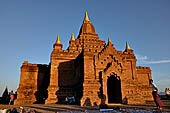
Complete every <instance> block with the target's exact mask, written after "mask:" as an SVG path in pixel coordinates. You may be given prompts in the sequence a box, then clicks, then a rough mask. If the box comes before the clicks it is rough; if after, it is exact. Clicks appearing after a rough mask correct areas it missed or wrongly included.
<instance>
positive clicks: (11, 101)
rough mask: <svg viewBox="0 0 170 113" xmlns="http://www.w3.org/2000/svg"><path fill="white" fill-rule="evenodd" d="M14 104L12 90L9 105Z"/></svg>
mask: <svg viewBox="0 0 170 113" xmlns="http://www.w3.org/2000/svg"><path fill="white" fill-rule="evenodd" d="M13 103H14V93H13V90H12V91H11V93H10V102H9V104H10V105H13Z"/></svg>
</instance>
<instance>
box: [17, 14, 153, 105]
mask: <svg viewBox="0 0 170 113" xmlns="http://www.w3.org/2000/svg"><path fill="white" fill-rule="evenodd" d="M151 78H152V77H151V70H150V68H149V67H137V66H136V57H135V55H134V53H133V50H132V49H130V47H129V45H128V43H127V44H126V49H125V50H124V51H117V50H116V49H115V47H114V45H113V44H112V43H111V41H110V38H109V40H108V42H107V44H106V43H105V41H101V40H99V37H98V35H97V34H96V33H95V29H94V26H93V25H92V24H91V22H90V20H89V19H88V16H87V12H86V15H85V18H84V21H83V24H82V26H81V29H80V32H79V35H78V37H77V38H76V39H74V35H72V36H71V39H70V41H69V47H68V49H67V50H63V49H62V44H61V42H60V40H59V36H58V37H57V41H56V43H55V44H54V45H53V51H52V53H51V62H50V64H49V65H40V64H29V63H28V62H24V63H23V65H22V67H21V76H20V84H19V88H18V98H17V100H16V101H15V104H32V103H46V104H49V103H63V102H64V101H65V97H66V96H74V97H75V100H76V104H80V105H81V106H96V105H100V104H111V103H124V104H145V103H146V101H150V100H153V99H152V94H151V88H150V86H149V79H151Z"/></svg>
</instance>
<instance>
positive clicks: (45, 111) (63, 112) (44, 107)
mask: <svg viewBox="0 0 170 113" xmlns="http://www.w3.org/2000/svg"><path fill="white" fill-rule="evenodd" d="M163 103H164V105H163V107H162V108H163V109H162V113H170V101H165V102H163ZM20 107H23V108H24V109H25V110H26V111H32V110H36V112H37V113H84V112H86V113H103V112H105V113H107V112H109V113H117V112H119V113H153V112H155V113H158V112H159V111H158V110H156V106H155V105H154V104H148V105H124V104H111V105H108V108H109V109H108V110H107V111H105V110H100V109H99V107H81V106H78V105H64V104H32V105H23V106H17V105H0V109H5V108H6V109H13V108H17V110H18V111H20Z"/></svg>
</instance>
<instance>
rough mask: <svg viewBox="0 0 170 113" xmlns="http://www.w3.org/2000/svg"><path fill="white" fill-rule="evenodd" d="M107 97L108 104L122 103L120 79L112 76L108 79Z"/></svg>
mask: <svg viewBox="0 0 170 113" xmlns="http://www.w3.org/2000/svg"><path fill="white" fill-rule="evenodd" d="M107 95H108V103H121V102H122V94H121V81H120V78H119V77H117V76H114V75H111V76H110V77H108V79H107Z"/></svg>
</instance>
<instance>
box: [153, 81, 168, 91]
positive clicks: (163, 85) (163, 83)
mask: <svg viewBox="0 0 170 113" xmlns="http://www.w3.org/2000/svg"><path fill="white" fill-rule="evenodd" d="M156 85H157V86H158V88H159V91H161V92H164V91H165V88H170V79H169V78H167V79H163V80H159V81H156Z"/></svg>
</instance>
